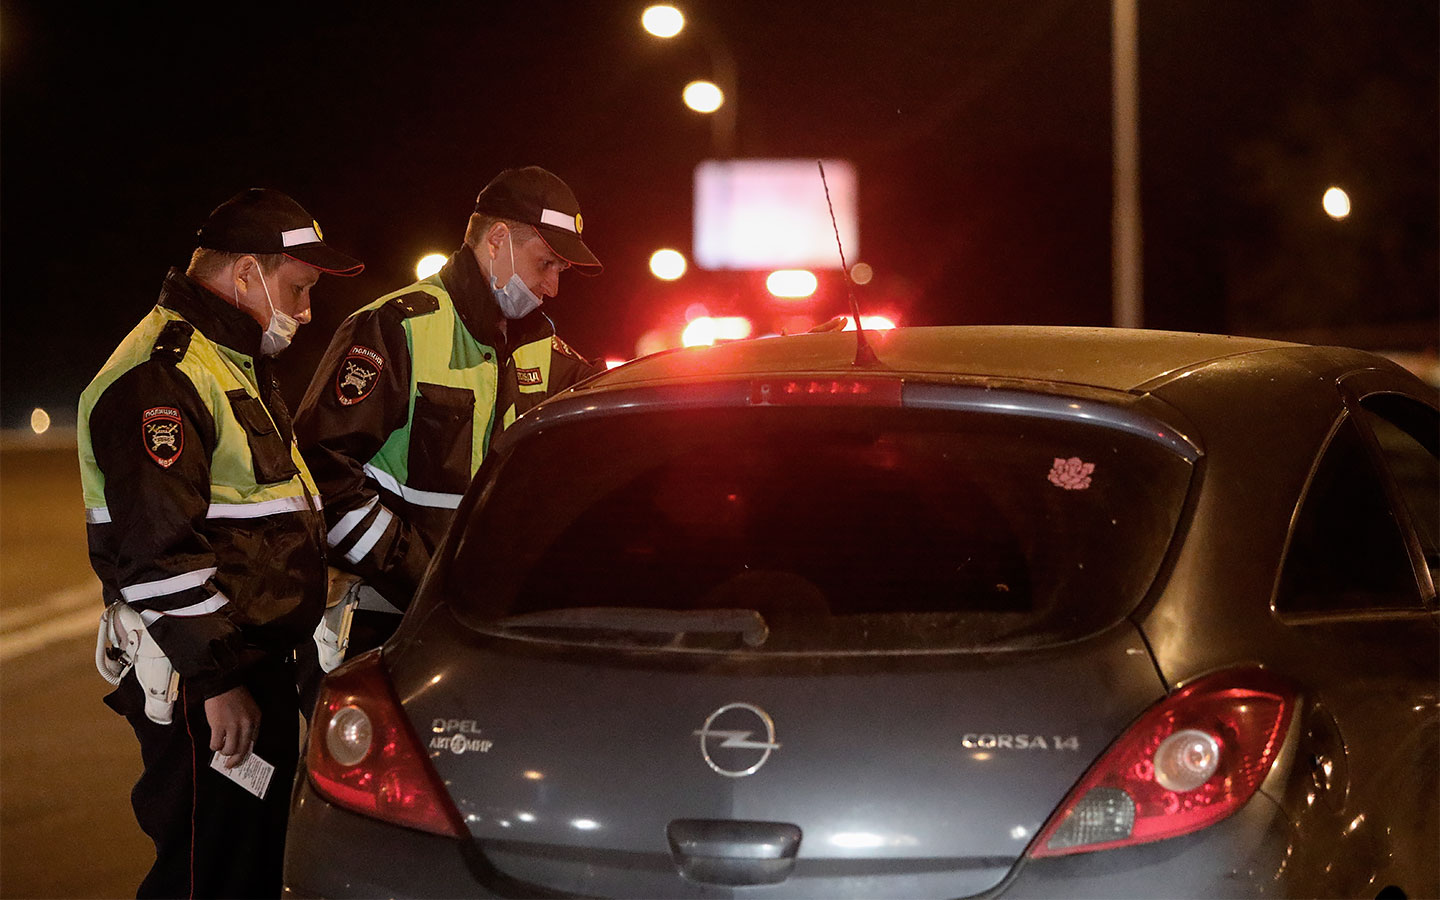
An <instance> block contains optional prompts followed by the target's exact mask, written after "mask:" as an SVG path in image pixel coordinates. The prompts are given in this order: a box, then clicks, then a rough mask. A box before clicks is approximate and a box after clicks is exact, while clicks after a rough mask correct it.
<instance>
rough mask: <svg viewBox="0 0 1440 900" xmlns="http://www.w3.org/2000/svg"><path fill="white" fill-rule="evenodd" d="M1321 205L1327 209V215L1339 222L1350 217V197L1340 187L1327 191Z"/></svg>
mask: <svg viewBox="0 0 1440 900" xmlns="http://www.w3.org/2000/svg"><path fill="white" fill-rule="evenodd" d="M1320 205H1321V206H1323V207H1325V214H1326V215H1328V216H1329V217H1330V218H1332V219H1334V220H1335V221H1337V222H1338V221H1340V220H1341V219H1343V218H1345V217H1346V216H1348V215H1350V195H1349V194H1347V193H1345V192H1344V191H1343V190H1341V189H1340V188H1338V187H1332V188H1330V190H1328V191H1326V192H1325V196H1324V197H1322V198H1321V199H1320Z"/></svg>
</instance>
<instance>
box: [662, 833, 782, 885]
mask: <svg viewBox="0 0 1440 900" xmlns="http://www.w3.org/2000/svg"><path fill="white" fill-rule="evenodd" d="M665 832H666V836H667V837H668V838H669V840H670V853H671V855H672V856H673V857H674V859H675V863H676V865H677V866H678V867H679V869H680V874H681V875H683V876H685V877H686V878H688V879H690V880H691V881H698V882H702V883H706V884H725V885H743V884H775V883H777V882H781V881H784V880H785V879H786V878H788V877H789V876H790V872H791V870H792V869H793V868H794V867H795V855H796V853H797V852H798V851H799V849H800V838H801V832H800V828H799V826H797V825H791V824H789V823H786V822H745V821H736V820H731V819H676V820H675V821H673V822H671V823H670V825H669V827H667V828H666V829H665Z"/></svg>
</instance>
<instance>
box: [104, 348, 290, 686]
mask: <svg viewBox="0 0 1440 900" xmlns="http://www.w3.org/2000/svg"><path fill="white" fill-rule="evenodd" d="M89 425H90V436H91V445H92V449H93V452H94V454H95V461H96V463H97V465H98V466H99V468H100V471H101V473H102V474H103V475H104V477H105V504H106V508H107V510H108V511H109V514H110V521H109V522H108V523H105V524H101V525H91V526H90V528H91V529H92V531H91V553H92V556H96V557H101V556H103V557H104V559H103V563H102V560H100V559H99V558H97V559H96V568H97V571H99V570H101V568H102V565H103V566H104V570H105V571H107V572H108V573H110V574H111V575H112V577H113V579H114V582H115V586H116V589H118V590H119V592H120V596H121V598H123V599H124V600H125V601H126V603H128V604H129V605H130V606H131V607H132V608H134V609H135V610H136V611H137V612H139V613H140V614H141V616H142V617H143V618H144V619H145V620H146V626H147V629H148V630H149V632H150V635H151V636H152V637H153V638H154V639H155V642H156V643H157V644H159V645H160V649H161V650H163V651H165V655H166V656H167V657H169V659H170V663H171V665H173V666H174V667H175V669H176V671H178V672H179V673H180V675H181V677H182V678H184V679H186V680H187V682H189V683H190V686H191V689H192V690H194V691H197V692H199V693H200V694H201V695H203V696H204V697H206V698H209V697H213V696H215V695H217V694H220V693H223V692H225V691H226V690H229V689H230V688H232V687H234V686H236V685H238V684H240V683H241V681H242V680H243V672H244V669H245V668H246V667H248V666H249V665H252V664H253V663H255V662H257V661H258V660H259V659H260V658H261V657H262V656H263V655H264V651H263V650H262V649H260V648H258V647H255V646H252V645H249V644H247V643H246V641H245V639H244V638H243V636H242V634H241V630H240V628H239V627H238V626H237V625H236V623H235V622H234V621H232V619H231V616H232V615H234V614H235V608H234V606H233V605H232V604H231V603H230V598H229V597H227V596H226V595H225V593H224V592H223V591H222V590H221V589H220V588H219V587H218V586H217V584H216V581H215V575H216V572H217V562H216V556H215V553H214V551H213V549H212V548H211V545H210V543H209V542H208V541H207V540H206V538H205V523H206V514H207V512H208V510H209V507H210V459H211V456H212V454H213V453H214V450H215V420H214V417H213V416H212V415H211V413H210V411H209V409H208V408H207V407H206V406H205V404H204V402H203V401H202V400H201V398H200V395H199V394H198V392H197V391H196V389H195V386H194V385H193V384H192V383H191V381H190V379H189V378H188V377H187V376H186V375H185V374H184V373H182V372H180V371H179V370H177V369H176V368H175V367H174V366H172V365H168V364H166V363H163V362H160V361H157V360H151V361H149V362H145V363H142V364H141V365H139V366H136V367H135V368H133V369H131V370H130V371H129V372H127V373H125V374H124V375H122V376H121V377H120V378H119V379H117V380H116V381H115V383H114V384H112V385H110V387H109V388H107V389H106V390H105V393H104V394H103V395H102V396H101V397H100V399H99V400H98V401H97V402H96V404H95V406H94V408H93V409H92V410H91V413H90V421H89Z"/></svg>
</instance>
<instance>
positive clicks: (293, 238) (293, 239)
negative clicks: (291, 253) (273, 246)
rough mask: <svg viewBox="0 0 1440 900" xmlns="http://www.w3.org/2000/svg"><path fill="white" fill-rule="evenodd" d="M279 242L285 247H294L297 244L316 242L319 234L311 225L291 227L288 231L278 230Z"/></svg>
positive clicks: (318, 239)
mask: <svg viewBox="0 0 1440 900" xmlns="http://www.w3.org/2000/svg"><path fill="white" fill-rule="evenodd" d="M280 243H281V244H283V245H284V246H286V247H294V246H297V245H299V244H318V243H320V235H318V234H316V233H315V229H314V228H313V227H312V226H308V225H307V226H306V227H304V228H292V229H290V230H289V231H282V232H280Z"/></svg>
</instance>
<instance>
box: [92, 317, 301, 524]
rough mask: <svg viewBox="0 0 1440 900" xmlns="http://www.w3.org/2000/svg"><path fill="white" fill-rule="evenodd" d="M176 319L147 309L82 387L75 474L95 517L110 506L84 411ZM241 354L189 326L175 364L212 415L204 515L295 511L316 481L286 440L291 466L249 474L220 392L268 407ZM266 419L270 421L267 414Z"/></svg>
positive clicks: (250, 465) (246, 447) (240, 430)
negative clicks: (269, 474)
mask: <svg viewBox="0 0 1440 900" xmlns="http://www.w3.org/2000/svg"><path fill="white" fill-rule="evenodd" d="M181 319H182V317H181V316H180V315H179V314H178V313H176V312H174V311H172V310H169V309H166V308H164V307H156V308H155V309H153V310H151V311H150V314H149V315H148V316H146V317H145V319H143V320H142V321H141V323H140V325H139V326H137V327H136V329H135V330H134V331H132V332H131V333H130V335H129V337H127V338H126V340H125V341H123V342H122V343H121V345H120V346H119V347H118V348H116V350H115V352H114V353H113V354H111V356H110V359H109V360H108V361H107V362H106V364H105V367H104V368H103V369H102V370H101V373H100V374H99V375H97V376H96V378H95V381H93V382H92V383H91V384H90V386H89V387H88V388H86V389H85V392H84V394H82V395H81V400H80V415H79V421H78V423H77V436H78V442H79V445H80V454H81V471H80V480H81V487H82V491H83V493H84V498H85V507H86V510H87V514H86V517H87V519H90V520H92V521H94V522H95V523H97V524H103V523H104V522H108V521H109V519H110V514H109V510H108V509H106V499H105V475H104V473H102V472H101V471H100V467H99V465H98V464H97V463H96V462H95V454H94V450H93V448H92V446H91V441H90V411H91V410H92V409H94V406H95V403H96V402H98V401H99V399H100V396H101V395H102V394H103V393H104V391H105V389H106V388H108V387H109V386H110V385H111V384H113V383H114V382H115V380H116V379H118V378H119V377H120V376H122V375H124V374H125V373H126V372H128V371H130V370H131V369H132V368H134V367H135V366H137V365H140V364H142V363H145V362H147V361H148V360H149V359H150V353H151V350H152V348H153V346H154V344H155V341H156V339H157V338H158V337H159V334H160V331H161V330H162V329H163V328H164V327H165V325H166V324H168V323H169V322H172V321H177V320H181ZM247 362H251V359H250V357H249V356H246V355H245V354H243V353H241V352H239V351H237V350H232V349H230V348H229V347H224V346H221V345H219V344H216V343H214V342H213V341H211V340H210V339H209V338H207V337H205V335H204V334H203V333H201V332H200V331H199V329H196V330H195V331H194V332H193V333H192V335H191V337H190V344H189V346H188V347H187V348H186V351H185V357H184V359H182V360H181V361H180V362H179V363H178V364H177V365H176V368H177V369H179V370H180V371H181V372H183V373H184V374H185V375H186V376H187V377H188V378H189V379H190V383H191V384H193V385H194V386H195V390H196V393H197V394H199V396H200V400H201V402H202V403H204V404H205V407H206V408H207V409H208V410H209V412H210V415H211V416H212V417H213V418H214V420H215V450H214V453H213V454H212V455H211V457H210V509H209V511H208V514H207V518H253V517H257V516H262V515H273V514H276V513H281V512H293V511H299V510H302V509H304V508H305V507H306V506H307V505H309V503H311V502H312V501H310V500H307V496H308V497H310V498H316V499H318V498H319V496H320V492H319V489H318V488H316V486H315V481H314V479H313V478H311V476H310V470H309V469H308V468H306V466H305V461H304V460H303V459H301V457H300V451H299V449H298V448H297V447H296V446H295V442H294V441H293V440H292V441H291V442H290V445H289V455H290V459H291V461H292V462H294V464H295V468H296V470H297V471H298V474H297V475H294V476H291V477H290V478H289V479H288V480H287V481H282V482H277V483H273V484H260V483H258V482H257V481H256V479H255V469H254V460H253V459H252V457H251V451H250V441H249V438H248V437H247V434H246V431H245V426H244V425H242V424H241V423H240V421H239V420H238V419H237V418H236V417H235V412H234V409H233V408H232V407H231V403H230V398H229V397H228V396H227V395H226V391H234V390H243V391H245V393H246V394H247V395H249V396H250V397H252V398H254V399H255V400H256V401H259V402H260V405H261V407H262V408H263V409H265V412H266V415H269V414H270V412H269V409H268V408H267V407H265V406H264V403H263V401H261V397H260V390H259V387H258V386H257V384H256V382H255V380H254V368H253V364H252V366H251V367H250V368H248V369H247V368H246V365H245V364H246V363H247ZM271 425H272V426H274V419H273V417H272V418H271ZM277 431H278V429H277ZM101 511H103V513H102V512H101ZM102 515H103V518H102Z"/></svg>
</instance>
